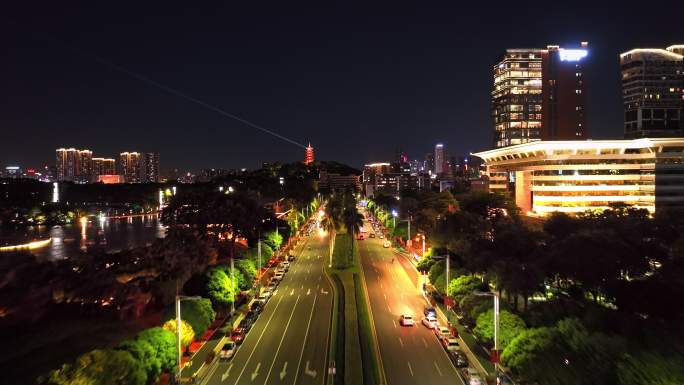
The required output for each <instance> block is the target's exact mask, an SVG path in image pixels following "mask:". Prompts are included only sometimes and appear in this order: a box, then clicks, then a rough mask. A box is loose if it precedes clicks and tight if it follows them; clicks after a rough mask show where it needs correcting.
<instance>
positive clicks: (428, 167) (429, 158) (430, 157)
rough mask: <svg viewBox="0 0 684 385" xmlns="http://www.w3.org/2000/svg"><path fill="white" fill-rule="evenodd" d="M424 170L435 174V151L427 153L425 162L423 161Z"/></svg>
mask: <svg viewBox="0 0 684 385" xmlns="http://www.w3.org/2000/svg"><path fill="white" fill-rule="evenodd" d="M423 172H425V173H428V174H434V172H435V153H434V152H428V153H427V154H425V162H424V163H423Z"/></svg>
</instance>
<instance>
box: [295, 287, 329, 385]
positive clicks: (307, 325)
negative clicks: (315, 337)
mask: <svg viewBox="0 0 684 385" xmlns="http://www.w3.org/2000/svg"><path fill="white" fill-rule="evenodd" d="M317 299H318V294H316V295H314V300H313V304H312V305H311V314H309V322H308V323H307V324H306V333H305V334H304V342H302V350H301V351H300V352H299V363H298V364H297V369H296V370H295V378H294V382H293V384H296V383H297V378H298V377H299V367H300V366H302V358H304V348H305V347H306V340H307V338H309V329H311V319H312V318H313V314H314V309H315V308H316V300H317ZM326 349H327V344H326ZM306 368H307V369H308V368H309V361H306ZM305 372H306V370H305ZM315 377H316V372H314V378H315Z"/></svg>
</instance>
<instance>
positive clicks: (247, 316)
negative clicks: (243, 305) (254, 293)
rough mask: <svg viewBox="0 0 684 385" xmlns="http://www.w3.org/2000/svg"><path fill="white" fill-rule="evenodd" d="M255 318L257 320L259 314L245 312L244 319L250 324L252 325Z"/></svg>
mask: <svg viewBox="0 0 684 385" xmlns="http://www.w3.org/2000/svg"><path fill="white" fill-rule="evenodd" d="M257 318H259V313H257V312H255V311H253V310H250V311H248V312H247V314H245V319H248V320H250V321H251V322H252V323H254V322H255V321H256V319H257Z"/></svg>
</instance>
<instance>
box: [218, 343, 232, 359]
mask: <svg viewBox="0 0 684 385" xmlns="http://www.w3.org/2000/svg"><path fill="white" fill-rule="evenodd" d="M235 349H236V346H235V342H234V341H232V340H228V341H227V342H226V343H225V344H223V347H222V348H221V352H219V359H221V360H226V361H227V360H230V359H231V358H233V356H234V355H235Z"/></svg>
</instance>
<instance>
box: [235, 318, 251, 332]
mask: <svg viewBox="0 0 684 385" xmlns="http://www.w3.org/2000/svg"><path fill="white" fill-rule="evenodd" d="M238 328H240V329H242V330H244V331H245V333H246V332H248V331H249V329H251V328H252V320H251V319H249V318H243V319H242V321H240V323H239V324H238Z"/></svg>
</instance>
